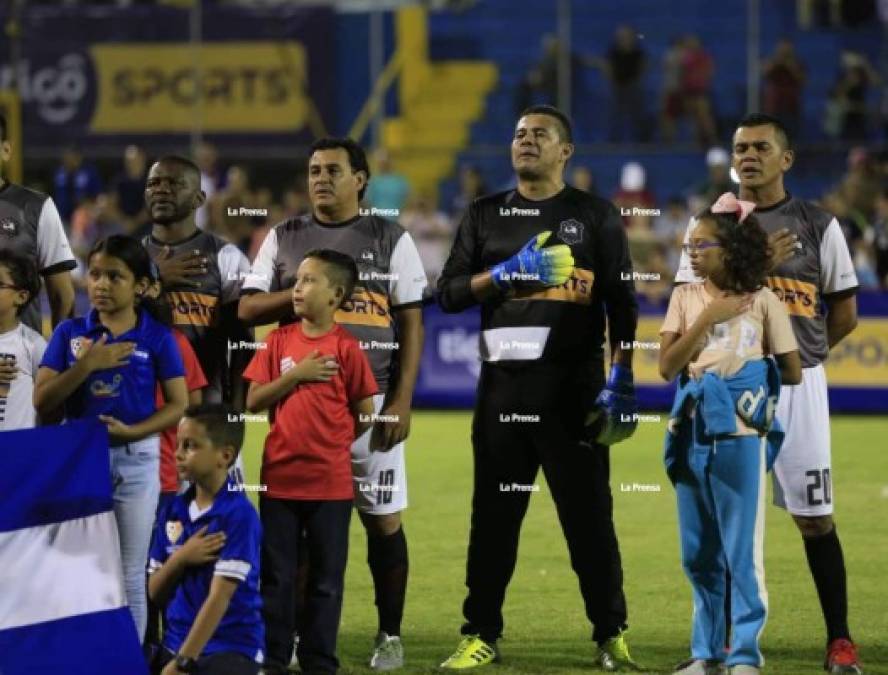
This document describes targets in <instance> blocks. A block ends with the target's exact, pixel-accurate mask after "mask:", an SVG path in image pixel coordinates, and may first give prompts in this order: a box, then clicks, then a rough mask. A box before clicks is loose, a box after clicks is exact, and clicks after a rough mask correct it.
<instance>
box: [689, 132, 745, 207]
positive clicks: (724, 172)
mask: <svg viewBox="0 0 888 675" xmlns="http://www.w3.org/2000/svg"><path fill="white" fill-rule="evenodd" d="M706 171H707V174H706V178H704V179H703V180H701V181H700V182H699V183H695V184H694V185H692V186H691V187H690V189H689V190H688V191H687V198H688V206H689V207H690V209H691V212H692V213H698V212H700V211H702V210H703V209H705V208H706V207H708V206H710V205H711V204H713V203H715V201H716V200H717V199H718V198H719V196H720V195H723V194H724V193H725V192H734V191H735V190H736V186H735V185H734V183H733V182H732V181H731V156H730V155H729V154H728V152H727V151H726V150H724V149H723V148H719V147H718V146H716V147H712V148H709V151H708V152H707V153H706Z"/></svg>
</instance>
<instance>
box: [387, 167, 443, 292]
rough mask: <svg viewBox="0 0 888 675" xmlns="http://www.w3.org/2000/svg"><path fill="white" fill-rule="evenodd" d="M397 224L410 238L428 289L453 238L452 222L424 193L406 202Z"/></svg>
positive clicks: (439, 273)
mask: <svg viewBox="0 0 888 675" xmlns="http://www.w3.org/2000/svg"><path fill="white" fill-rule="evenodd" d="M374 180H376V178H375V177H374ZM399 222H400V223H401V225H402V226H403V227H404V229H405V230H407V231H408V232H409V233H410V236H412V237H413V241H414V242H415V243H416V249H417V250H418V251H419V258H420V260H422V266H423V268H424V269H425V273H426V276H427V277H428V279H429V285H428V288H434V287H435V285H436V284H437V282H438V277H439V276H441V270H442V269H443V268H444V263H445V262H447V256H448V254H449V253H450V245H451V243H452V242H453V237H454V235H455V234H456V228H455V225H454V222H453V221H452V220H451V219H450V218H448V217H447V214H445V213H444V212H443V211H438V210H437V209H436V208H435V202H434V200H433V199H432V197H431V196H430V195H428V194H426V193H419V194H416V195H414V196H413V197H411V198H410V199H409V200H408V203H407V207H406V208H405V209H404V212H403V213H402V214H401V218H400V221H399Z"/></svg>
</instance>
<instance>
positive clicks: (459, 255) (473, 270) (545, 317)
mask: <svg viewBox="0 0 888 675" xmlns="http://www.w3.org/2000/svg"><path fill="white" fill-rule="evenodd" d="M572 154H573V143H572V136H571V125H570V121H569V120H568V119H567V117H566V116H565V115H564V114H563V113H562V112H561V111H559V110H558V109H556V108H554V107H551V106H534V107H531V108H529V109H528V110H526V111H525V112H524V114H523V115H522V116H521V118H520V119H519V120H518V124H517V126H516V127H515V135H514V138H513V140H512V166H513V168H514V170H515V173H516V175H517V178H518V187H517V189H515V190H509V191H507V192H500V193H497V194H493V195H488V196H486V197H482V198H480V199H478V200H476V201H475V202H474V203H473V204H472V205H471V207H470V208H469V210H468V212H467V213H466V215H465V217H464V218H463V221H462V223H461V224H460V227H459V231H458V233H457V236H456V241H455V242H454V244H453V249H452V251H451V252H450V258H449V259H448V261H447V264H446V265H445V267H444V270H443V272H442V276H441V279H440V280H439V282H438V289H439V291H440V303H441V306H442V307H443V309H444V310H445V311H447V312H460V311H462V310H464V309H466V308H468V307H470V306H472V305H475V304H479V303H480V304H481V344H480V347H481V357H482V360H483V365H482V368H481V379H480V382H479V384H478V397H477V403H476V406H475V414H474V419H473V423H472V425H473V426H472V446H473V451H474V463H475V484H474V493H473V497H472V526H471V534H470V539H469V551H468V562H467V572H466V586H468V589H469V593H468V596H467V598H466V600H465V602H464V603H463V613H464V615H465V618H466V623H465V624H464V625H463V627H462V634H463V635H464V636H465V638H464V639H463V641H462V642H461V643H460V645H459V647H458V648H457V650H456V651H455V652H454V653H453V655H452V656H450V658H448V659H447V660H446V661H445V662H444V663H443V664H442V667H443V668H445V669H452V670H465V669H469V668H475V667H479V666H483V665H486V664H488V663H490V662H492V661H495V660H497V658H498V656H499V654H498V649H497V646H496V641H497V639H499V637H500V635H501V632H502V629H503V617H502V605H503V601H504V599H505V594H506V587H507V586H508V583H509V579H510V578H511V576H512V572H513V570H514V568H515V562H516V557H517V553H518V536H519V532H520V529H521V521H522V519H523V518H524V514H525V512H526V510H527V506H528V500H529V497H530V492H531V491H533V489H534V485H533V483H534V480H535V479H536V476H537V472H538V470H539V468H540V466H542V468H543V472H544V473H545V476H546V480H547V482H548V483H549V487H550V489H551V491H552V496H553V498H554V500H555V505H556V508H557V510H558V517H559V520H560V521H561V527H562V530H563V531H564V536H565V539H566V540H567V546H568V550H569V551H570V558H571V564H572V567H573V569H574V571H575V572H576V574H577V576H578V577H579V581H580V592H581V594H582V596H583V600H584V602H585V607H586V616H587V617H588V618H589V621H590V622H591V623H592V625H593V627H594V630H593V635H592V637H593V639H594V640H595V642H596V643H597V644H598V652H597V654H596V660H597V662H598V664H599V665H600V666H602V667H603V668H605V669H606V670H609V671H614V670H625V669H631V670H635V669H637V666H636V664H635V663H634V661H633V660H632V658H631V656H630V655H629V650H628V646H627V643H626V638H625V633H624V631H625V629H626V628H627V624H626V601H625V597H624V595H623V571H622V567H621V562H620V551H619V546H618V542H617V535H616V532H615V530H614V523H613V514H612V507H613V505H612V499H611V491H610V484H609V474H610V459H609V448H608V445H610V444H612V443H615V442H618V441H619V440H622V439H624V438H627V437H628V436H629V435H631V433H632V432H633V431H634V428H635V422H634V413H635V412H636V407H635V394H634V384H633V378H632V371H631V363H632V351H631V348H632V343H633V339H634V336H635V328H636V323H637V319H638V309H637V303H636V301H635V296H634V286H633V283H632V281H631V279H632V265H631V261H630V258H629V246H628V242H627V238H626V234H625V231H624V229H623V224H622V221H621V219H620V216H619V214H618V212H617V210H616V208H615V207H614V206H613V205H612V204H611V203H609V202H607V201H605V200H603V199H600V198H598V197H595V196H592V195H589V194H587V193H585V192H582V191H580V190H577V189H575V188H573V187H571V186H569V185H565V184H564V180H563V174H564V167H565V165H566V164H567V162H568V161H569V160H570V157H571V155H572ZM605 318H606V319H607V325H608V327H609V331H610V341H611V350H612V356H611V359H612V362H611V370H610V375H609V377H608V379H607V383H605V381H604V357H603V346H604V329H605ZM590 422H594V423H592V424H590Z"/></svg>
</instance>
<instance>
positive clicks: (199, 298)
mask: <svg viewBox="0 0 888 675" xmlns="http://www.w3.org/2000/svg"><path fill="white" fill-rule="evenodd" d="M205 201H206V196H205V195H204V193H203V191H202V190H201V189H200V170H199V169H198V167H197V165H196V164H194V163H193V162H191V161H190V160H188V159H186V158H184V157H177V156H167V157H162V158H160V159H159V160H158V161H157V162H155V163H154V165H153V166H152V167H151V170H150V171H149V172H148V180H147V182H146V186H145V205H146V206H147V208H148V214H149V215H150V216H151V222H152V227H151V234H150V235H148V236H147V237H145V239H144V240H143V242H142V243H143V244H144V245H145V247H146V248H147V249H148V252H149V253H150V254H151V258H152V260H154V262H155V264H156V265H157V267H158V269H159V271H160V279H161V282H162V283H163V292H164V295H165V297H166V300H167V302H168V303H169V304H170V307H171V308H172V315H173V325H174V326H175V327H176V328H178V329H179V330H181V331H182V332H183V333H184V334H185V336H186V337H187V338H188V341H189V342H190V343H191V346H192V347H193V348H194V351H195V352H196V353H197V356H198V359H199V360H200V365H201V368H202V369H203V371H204V374H205V375H206V378H207V381H208V382H209V386H208V387H207V389H206V390H205V392H204V398H203V400H204V402H206V403H219V402H221V401H225V402H227V403H230V404H231V405H232V406H233V407H234V408H235V409H236V410H243V409H244V388H243V381H242V379H241V373H242V372H243V369H244V367H246V364H247V363H248V362H249V360H250V356H251V355H252V352H251V350H249V349H248V347H247V345H244V344H242V343H243V342H250V341H251V339H252V338H251V331H249V330H246V329H245V328H244V327H243V326H242V325H241V324H240V323H239V322H238V320H237V302H238V299H239V297H240V288H241V283H242V282H243V279H244V278H245V277H246V275H247V273H248V272H249V270H250V263H249V261H248V260H247V258H246V256H244V254H243V253H241V252H240V250H239V249H238V248H237V247H236V246H234V245H233V244H229V243H228V242H226V241H225V240H223V239H220V238H219V237H217V236H216V235H214V234H210V233H209V232H204V231H203V230H200V229H198V227H197V224H196V223H195V212H196V211H197V209H199V208H200V207H201V206H202V205H203V203H204V202H205ZM229 345H231V349H229Z"/></svg>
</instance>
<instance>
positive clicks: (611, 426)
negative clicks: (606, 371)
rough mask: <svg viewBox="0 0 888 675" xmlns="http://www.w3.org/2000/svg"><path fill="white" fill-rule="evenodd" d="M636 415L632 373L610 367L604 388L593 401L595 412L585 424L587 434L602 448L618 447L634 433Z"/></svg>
mask: <svg viewBox="0 0 888 675" xmlns="http://www.w3.org/2000/svg"><path fill="white" fill-rule="evenodd" d="M637 413H638V403H637V402H636V400H635V384H634V383H633V381H632V371H631V370H630V369H629V368H626V367H625V366H621V365H620V364H618V363H614V364H613V365H611V370H610V375H609V376H608V378H607V384H606V385H604V389H602V390H601V393H600V394H598V398H596V399H595V408H594V409H593V411H592V412H591V413H590V414H589V417H588V418H587V420H586V430H587V433H588V434H589V435H590V436H593V435H594V437H595V438H594V440H595V441H596V442H598V443H601V444H602V445H613V444H614V443H619V442H620V441H623V440H626V439H627V438H629V437H630V436H631V435H632V434H633V433H634V432H635V427H636V426H638V420H637V419H636V415H637ZM590 440H593V439H590Z"/></svg>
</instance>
